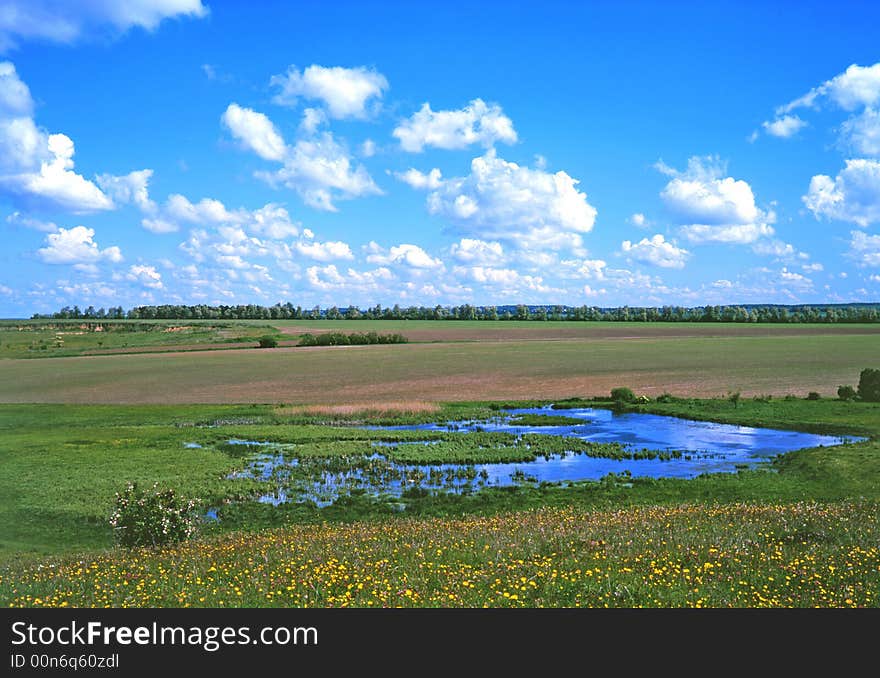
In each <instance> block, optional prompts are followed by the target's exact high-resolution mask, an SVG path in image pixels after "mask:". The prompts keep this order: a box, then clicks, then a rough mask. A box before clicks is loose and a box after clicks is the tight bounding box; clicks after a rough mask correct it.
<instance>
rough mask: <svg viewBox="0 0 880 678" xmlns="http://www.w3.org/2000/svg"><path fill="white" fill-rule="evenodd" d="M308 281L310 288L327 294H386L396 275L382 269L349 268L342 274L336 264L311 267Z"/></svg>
mask: <svg viewBox="0 0 880 678" xmlns="http://www.w3.org/2000/svg"><path fill="white" fill-rule="evenodd" d="M306 280H307V281H308V284H309V286H310V287H312V288H314V289H317V290H321V291H327V292H335V293H341V294H346V293H347V294H356V293H363V292H375V291H381V292H386V291H387V286H388V285H389V283H390V282H392V281H393V280H394V274H393V273H392V272H391V271H390V270H389V269H387V268H384V267H380V268H377V269H375V270H372V271H356V270H355V269H353V268H349V269H348V270H347V271H346V272H345V273H340V272H339V269H337V268H336V266H335V265H334V264H328V265H327V266H324V267H319V266H311V267H309V268H308V269H306Z"/></svg>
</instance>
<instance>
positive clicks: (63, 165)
mask: <svg viewBox="0 0 880 678" xmlns="http://www.w3.org/2000/svg"><path fill="white" fill-rule="evenodd" d="M32 111H33V100H32V99H31V95H30V90H29V89H28V87H27V85H26V84H25V83H24V82H22V80H21V79H20V78H19V77H18V73H17V72H16V70H15V66H14V65H13V64H11V63H10V62H8V61H5V62H0V190H4V191H5V192H7V193H9V194H11V195H12V196H14V197H16V198H19V199H23V200H25V201H26V202H28V203H31V204H36V206H37V207H41V206H43V205H46V204H48V206H53V207H61V208H63V209H69V210H71V211H74V212H89V211H95V210H105V209H112V208H113V207H114V205H113V202H112V201H111V200H110V198H108V197H107V196H106V195H104V193H102V192H101V189H99V188H98V187H97V186H96V185H95V184H93V183H92V182H91V181H89V180H87V179H84V178H83V177H82V176H80V175H79V174H77V173H76V172H74V171H73V166H74V164H73V156H74V152H75V149H74V144H73V141H72V140H71V139H70V137H68V136H66V135H64V134H49V133H48V132H46V131H44V130H42V129H40V128H38V127H37V125H36V124H35V122H34V120H33V118H32V117H31V114H32Z"/></svg>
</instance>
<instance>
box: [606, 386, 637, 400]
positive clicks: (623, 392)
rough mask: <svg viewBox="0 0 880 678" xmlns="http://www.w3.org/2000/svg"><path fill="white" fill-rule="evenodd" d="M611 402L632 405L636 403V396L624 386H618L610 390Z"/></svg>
mask: <svg viewBox="0 0 880 678" xmlns="http://www.w3.org/2000/svg"><path fill="white" fill-rule="evenodd" d="M611 400H613V401H614V402H616V403H634V402H635V401H636V394H635V393H633V392H632V389H629V388H627V387H626V386H619V387H618V388H612V389H611Z"/></svg>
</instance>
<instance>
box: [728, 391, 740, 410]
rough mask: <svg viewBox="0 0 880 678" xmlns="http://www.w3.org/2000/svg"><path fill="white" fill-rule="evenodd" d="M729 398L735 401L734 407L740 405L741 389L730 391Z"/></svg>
mask: <svg viewBox="0 0 880 678" xmlns="http://www.w3.org/2000/svg"><path fill="white" fill-rule="evenodd" d="M727 399H728V400H729V401H730V402H732V403H733V409H736V408H737V407H739V401H740V393H739V391H737V392H736V393H728V394H727Z"/></svg>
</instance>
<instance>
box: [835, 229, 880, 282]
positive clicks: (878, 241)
mask: <svg viewBox="0 0 880 678" xmlns="http://www.w3.org/2000/svg"><path fill="white" fill-rule="evenodd" d="M850 236H851V240H850V243H849V253H848V256H849V258H850V259H852V260H853V261H855V262H856V263H857V264H858V265H859V266H869V267H871V268H875V269H880V235H868V234H866V233H863V232H862V231H851V232H850ZM841 276H842V277H845V276H844V274H843V273H841Z"/></svg>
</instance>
